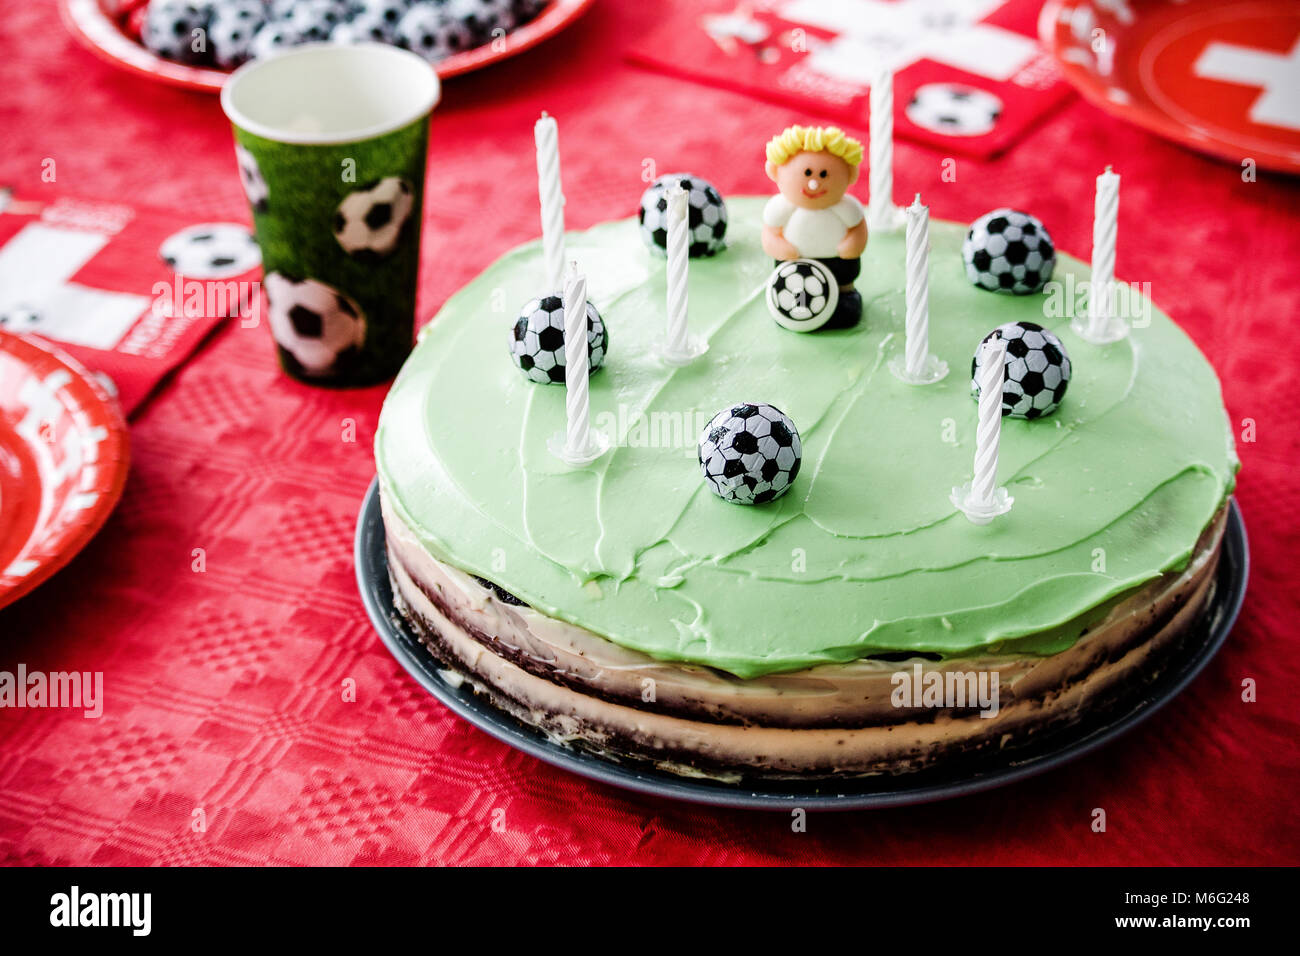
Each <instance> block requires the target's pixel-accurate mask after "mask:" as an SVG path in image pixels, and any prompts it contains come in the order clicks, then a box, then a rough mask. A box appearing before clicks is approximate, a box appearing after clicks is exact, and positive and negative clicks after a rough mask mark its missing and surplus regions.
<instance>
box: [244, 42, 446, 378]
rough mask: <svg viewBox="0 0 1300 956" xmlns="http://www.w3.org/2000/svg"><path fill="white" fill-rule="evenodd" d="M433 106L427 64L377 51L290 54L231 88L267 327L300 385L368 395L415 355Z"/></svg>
mask: <svg viewBox="0 0 1300 956" xmlns="http://www.w3.org/2000/svg"><path fill="white" fill-rule="evenodd" d="M327 79H328V82H326V80H327ZM438 95H439V87H438V78H437V76H436V74H434V72H433V70H432V69H431V68H430V67H429V65H428V64H427V63H426V62H424V61H423V60H422V59H420V58H419V57H416V56H414V55H412V54H411V53H408V52H406V51H403V50H399V49H396V48H394V47H386V46H376V45H360V46H342V45H340V46H332V45H319V46H308V47H304V48H302V49H300V50H293V51H289V52H287V53H284V54H282V55H280V56H276V57H274V58H271V59H267V60H262V61H259V62H254V63H250V64H247V65H245V66H243V67H241V68H240V69H239V70H237V71H236V72H235V73H234V74H233V75H232V76H231V78H230V80H229V81H227V83H226V85H225V87H224V88H223V90H222V94H221V101H222V106H223V108H224V109H225V110H226V114H227V116H229V117H230V120H231V123H232V125H233V126H234V130H235V141H236V149H235V153H236V157H237V160H238V168H239V174H240V179H241V181H242V183H243V186H244V190H245V192H246V193H247V195H248V200H249V204H250V205H251V206H252V209H253V222H254V225H255V227H256V232H257V242H258V245H259V246H260V247H261V251H262V261H263V269H264V273H265V275H266V277H267V278H266V282H265V285H264V287H265V291H266V295H267V303H268V314H269V315H270V317H271V321H270V323H269V325H270V327H271V332H272V334H273V337H274V338H275V341H276V345H277V346H278V349H279V355H280V363H281V365H282V366H283V368H284V370H285V371H286V372H287V373H289V374H290V375H292V376H293V377H295V378H300V379H302V380H304V381H308V382H311V383H313V384H327V385H369V384H374V383H376V382H382V381H385V380H387V379H389V378H392V376H393V375H394V374H396V372H397V370H398V368H399V367H400V366H401V364H402V362H403V361H404V360H405V359H406V356H407V355H408V354H409V353H410V350H411V346H412V344H413V339H414V328H415V287H416V274H417V270H418V267H419V257H420V225H421V218H422V216H421V210H422V207H423V192H424V169H425V155H426V151H427V145H428V129H429V113H430V111H431V110H432V108H433V106H434V104H435V103H436V102H437V99H438Z"/></svg>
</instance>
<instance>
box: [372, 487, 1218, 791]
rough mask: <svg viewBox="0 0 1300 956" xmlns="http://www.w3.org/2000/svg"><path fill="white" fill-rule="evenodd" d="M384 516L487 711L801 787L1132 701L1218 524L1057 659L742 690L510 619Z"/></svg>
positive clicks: (1176, 637) (941, 666)
mask: <svg viewBox="0 0 1300 956" xmlns="http://www.w3.org/2000/svg"><path fill="white" fill-rule="evenodd" d="M384 517H385V527H386V529H387V534H388V543H389V565H390V573H391V576H392V579H393V585H394V594H395V595H396V596H397V599H398V602H399V606H400V608H401V610H402V611H403V612H404V613H405V614H406V616H407V617H408V618H409V619H410V620H411V621H412V622H413V623H414V625H415V626H416V627H417V628H418V629H419V631H420V633H421V634H422V635H423V637H424V639H425V642H426V644H427V646H428V647H429V649H430V651H431V653H433V654H434V655H435V656H436V657H438V658H439V659H440V660H441V661H442V662H443V663H444V664H446V665H447V666H448V667H450V668H451V669H453V670H454V671H456V672H457V673H459V674H461V675H463V676H464V677H466V678H468V679H469V680H471V681H472V682H473V683H474V685H475V686H476V688H478V689H479V690H481V691H482V692H483V693H485V694H488V695H489V696H490V697H491V698H492V700H493V701H494V702H495V703H496V705H497V706H499V707H502V708H503V709H505V710H507V711H509V712H511V713H513V714H514V715H515V716H516V717H518V718H520V719H521V720H524V721H525V722H527V723H530V724H532V725H534V726H537V727H540V728H542V729H544V730H545V731H547V732H548V733H551V734H554V735H556V736H557V737H559V738H561V739H564V740H568V741H572V742H579V743H582V744H584V745H587V746H590V747H593V748H595V749H598V750H601V751H604V752H609V753H613V754H615V755H623V756H633V757H639V758H644V759H648V760H652V761H655V762H657V763H660V764H663V765H664V766H667V767H668V768H670V769H673V770H676V771H678V772H683V773H708V774H713V775H730V774H736V773H741V774H744V773H755V772H757V773H763V774H798V775H803V776H807V775H834V774H862V773H877V772H898V771H904V770H911V769H917V768H920V767H923V766H926V765H928V764H930V763H932V762H934V761H936V760H938V759H941V758H946V757H950V756H954V755H958V754H963V753H970V752H973V751H979V750H985V749H989V748H999V749H1002V748H1008V747H1017V746H1021V745H1023V744H1025V743H1026V742H1029V741H1031V740H1033V739H1036V738H1037V737H1038V736H1040V735H1041V734H1043V733H1045V732H1048V731H1049V730H1051V729H1055V728H1059V727H1062V726H1066V725H1069V724H1071V723H1074V722H1075V721H1077V720H1078V719H1079V718H1080V717H1081V716H1082V715H1083V714H1084V713H1086V712H1089V711H1091V710H1094V709H1096V708H1100V707H1104V706H1107V705H1108V704H1110V703H1112V702H1113V701H1115V700H1116V699H1117V698H1120V697H1123V696H1125V695H1127V694H1128V693H1131V692H1133V691H1135V690H1138V689H1140V688H1141V687H1142V686H1143V685H1145V683H1147V682H1149V681H1150V680H1151V679H1152V678H1153V677H1155V676H1156V675H1157V674H1158V673H1159V672H1160V670H1161V669H1162V667H1163V666H1164V662H1165V658H1167V657H1168V655H1169V653H1170V652H1171V651H1172V650H1174V649H1176V648H1177V646H1178V645H1179V642H1180V640H1181V638H1182V637H1183V636H1184V635H1185V634H1186V633H1187V631H1188V629H1189V628H1190V627H1191V626H1192V625H1193V624H1194V623H1195V622H1196V620H1197V618H1198V616H1199V615H1200V614H1201V612H1202V611H1203V609H1204V607H1205V605H1206V603H1207V600H1208V597H1209V595H1210V593H1211V589H1212V585H1213V579H1214V569H1215V567H1216V565H1217V560H1218V554H1219V542H1220V539H1221V536H1222V529H1223V523H1224V515H1222V514H1220V515H1219V516H1218V517H1217V518H1216V519H1215V521H1214V522H1213V523H1212V524H1211V526H1210V528H1209V529H1207V531H1206V532H1205V534H1204V535H1203V536H1202V539H1201V540H1200V542H1198V544H1197V547H1196V550H1195V553H1194V555H1193V558H1192V560H1191V561H1190V562H1189V564H1188V566H1187V567H1186V569H1184V570H1183V571H1182V572H1180V573H1170V574H1166V575H1164V576H1162V577H1161V578H1159V579H1157V580H1155V581H1153V582H1151V583H1150V584H1149V585H1147V586H1146V587H1143V588H1142V589H1140V590H1139V591H1138V592H1137V593H1136V594H1133V595H1131V596H1128V597H1126V598H1124V599H1122V600H1119V601H1117V602H1113V603H1112V605H1111V606H1110V607H1109V608H1103V609H1101V610H1100V612H1099V617H1100V619H1099V620H1098V621H1097V623H1095V624H1094V625H1093V626H1092V627H1091V629H1089V630H1088V632H1087V633H1086V634H1085V635H1084V636H1083V637H1082V638H1081V639H1080V640H1079V641H1077V642H1076V643H1075V645H1074V646H1073V647H1071V648H1069V649H1068V650H1066V651H1063V652H1061V653H1058V654H1054V655H1051V656H1047V657H1041V656H1032V655H1023V654H1011V653H1004V654H1000V655H999V654H992V653H988V654H983V655H977V656H969V657H954V658H949V659H945V660H938V661H936V660H932V659H927V658H930V657H933V655H924V656H921V655H918V656H916V657H912V658H907V659H904V660H860V661H855V662H852V663H849V664H829V665H821V666H818V667H813V668H808V669H806V670H803V671H798V672H793V673H788V674H778V675H768V676H764V677H760V678H754V679H750V680H742V679H740V678H737V677H735V676H733V675H729V674H726V673H724V672H721V671H715V670H712V669H709V668H705V667H698V666H693V665H683V664H679V663H674V662H665V661H659V660H655V659H653V658H650V657H648V656H647V655H645V654H642V653H640V652H637V651H633V650H629V649H627V648H623V647H620V646H618V645H615V644H613V643H611V642H609V641H607V640H605V639H604V638H601V637H600V636H598V635H595V634H593V633H591V632H590V631H586V630H584V629H582V628H579V627H576V626H574V625H572V624H568V623H566V622H562V621H558V620H555V619H553V618H549V617H547V616H545V615H543V614H540V613H539V612H537V611H536V610H534V609H532V608H529V607H527V606H519V605H515V604H513V603H510V602H509V600H508V599H506V598H503V597H500V596H498V595H497V594H496V593H494V589H492V588H491V587H490V586H485V585H484V584H482V583H481V582H480V581H478V580H477V579H475V578H473V577H472V576H470V575H468V574H465V573H464V572H461V571H459V570H457V569H455V568H452V567H450V566H449V565H446V564H444V563H442V562H440V561H438V560H436V559H434V558H433V557H432V556H430V555H429V554H428V552H427V551H426V550H425V549H423V548H421V547H420V546H419V545H418V542H416V541H415V539H414V536H413V535H411V534H410V532H409V531H408V530H407V529H405V528H404V527H403V526H402V525H401V523H400V521H398V520H396V519H395V517H394V515H393V514H392V513H391V512H390V511H389V510H388V509H387V508H386V509H385V514H384ZM897 656H898V655H891V657H897ZM900 675H901V676H900ZM936 680H938V681H940V682H941V683H940V684H939V686H940V687H941V688H943V689H944V692H945V693H944V695H941V696H943V701H942V704H941V706H925V705H924V703H925V701H924V700H921V699H920V698H922V697H923V693H922V689H923V688H924V687H925V686H927V685H929V686H930V687H931V689H933V688H934V686H935V681H936ZM981 681H982V682H983V683H982V684H981ZM904 687H907V688H908V689H909V691H910V690H915V691H916V697H917V698H918V700H916V701H907V700H906V698H905V697H903V696H902V689H903V688H904ZM981 689H982V690H983V694H981V693H980V691H981ZM993 689H996V694H995V695H994V699H995V702H994V701H993V700H991V699H990V692H991V691H992V690H993ZM954 692H955V693H956V699H953V697H954ZM900 701H901V703H900ZM931 703H933V701H931ZM982 713H988V714H989V715H988V716H982Z"/></svg>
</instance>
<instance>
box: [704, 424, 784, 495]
mask: <svg viewBox="0 0 1300 956" xmlns="http://www.w3.org/2000/svg"><path fill="white" fill-rule="evenodd" d="M699 457H700V468H701V469H702V470H703V471H704V480H705V482H707V483H708V486H709V490H711V491H712V492H713V493H714V494H715V495H717V496H718V497H719V498H722V499H723V500H724V501H732V502H735V503H737V504H743V505H759V504H763V503H764V502H766V501H772V500H773V499H775V498H779V497H781V496H782V495H783V494H785V493H786V492H787V491H789V490H790V485H791V484H792V483H793V482H794V479H795V476H796V475H798V474H799V465H800V464H801V463H802V462H803V443H802V442H801V441H800V440H799V431H798V429H796V428H795V427H794V422H792V421H790V419H789V417H788V416H787V415H786V414H785V413H784V412H782V411H781V410H780V409H778V408H775V407H773V406H771V405H764V404H761V403H745V404H743V405H733V406H732V407H731V408H724V409H723V410H722V411H720V412H718V414H716V415H714V416H713V418H712V419H710V421H709V423H708V424H707V425H705V426H704V433H703V434H702V435H701V436H700V445H699Z"/></svg>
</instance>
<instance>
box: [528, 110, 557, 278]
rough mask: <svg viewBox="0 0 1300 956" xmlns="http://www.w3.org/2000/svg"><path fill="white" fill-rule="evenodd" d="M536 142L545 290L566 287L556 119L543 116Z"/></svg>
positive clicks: (536, 127) (536, 128) (534, 129)
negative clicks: (544, 261)
mask: <svg viewBox="0 0 1300 956" xmlns="http://www.w3.org/2000/svg"><path fill="white" fill-rule="evenodd" d="M533 138H534V139H535V140H536V142H537V193H538V196H539V198H540V199H541V202H542V250H543V253H544V257H545V260H546V287H547V289H548V290H555V291H557V292H558V291H559V289H560V288H561V286H562V285H563V283H564V191H563V189H562V188H561V186H560V134H559V127H558V126H557V125H556V123H555V117H553V116H548V115H547V114H546V113H545V112H543V113H542V118H541V119H539V120H538V121H537V123H536V125H534V127H533Z"/></svg>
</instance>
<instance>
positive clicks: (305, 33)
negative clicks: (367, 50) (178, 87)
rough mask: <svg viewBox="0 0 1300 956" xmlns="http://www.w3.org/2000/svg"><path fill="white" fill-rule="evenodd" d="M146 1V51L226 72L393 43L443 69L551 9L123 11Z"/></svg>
mask: <svg viewBox="0 0 1300 956" xmlns="http://www.w3.org/2000/svg"><path fill="white" fill-rule="evenodd" d="M146 2H147V6H146V7H145V8H144V9H143V10H142V11H141V12H142V14H143V20H142V22H141V30H140V39H141V42H142V43H143V44H144V45H145V47H147V48H148V49H149V50H151V51H153V52H154V53H156V54H158V55H159V56H161V57H164V58H166V59H169V60H177V61H179V62H182V63H190V64H194V65H204V66H205V65H209V64H215V65H216V66H219V67H222V68H223V69H230V68H233V67H236V66H239V65H240V64H241V63H243V62H245V61H246V60H257V59H263V58H265V57H268V56H273V55H274V54H276V53H278V52H279V51H281V50H283V49H286V48H288V47H292V46H297V45H298V44H300V43H316V42H320V41H324V40H329V41H331V42H334V43H371V42H376V43H391V44H394V45H401V46H405V47H407V48H408V49H411V50H413V51H415V52H416V53H418V54H420V55H421V56H423V57H425V58H426V59H428V60H430V61H432V62H437V61H438V60H442V59H444V58H446V57H448V56H452V55H454V54H456V53H461V52H464V51H466V50H471V49H473V48H475V47H478V46H482V45H483V44H485V43H490V42H491V41H493V40H494V39H496V38H497V37H499V36H503V35H504V34H505V33H506V32H508V31H510V30H513V29H514V28H515V27H517V26H519V25H520V24H523V23H527V22H528V21H529V20H532V19H533V18H534V17H536V16H537V15H538V14H539V13H541V11H542V9H543V8H544V7H545V6H546V3H545V2H544V0H418V2H417V0H130V2H127V3H125V5H124V7H125V8H132V9H133V8H135V7H137V6H140V5H141V4H142V3H146ZM117 6H123V4H122V3H120V2H119V3H118V4H117ZM195 31H198V33H197V35H196V32H195ZM195 47H198V49H195Z"/></svg>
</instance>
